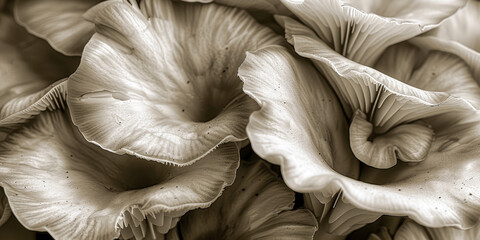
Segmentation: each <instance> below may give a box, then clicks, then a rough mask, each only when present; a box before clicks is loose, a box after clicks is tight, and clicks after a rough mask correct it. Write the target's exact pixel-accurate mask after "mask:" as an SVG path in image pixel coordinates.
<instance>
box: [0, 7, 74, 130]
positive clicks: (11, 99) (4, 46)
mask: <svg viewBox="0 0 480 240" xmlns="http://www.w3.org/2000/svg"><path fill="white" fill-rule="evenodd" d="M0 50H1V52H2V55H1V56H0V76H1V78H2V80H1V81H0V128H8V129H9V128H12V127H13V126H15V125H16V124H18V123H21V122H23V121H25V120H26V119H28V118H29V117H30V116H32V115H35V114H38V113H39V112H40V111H43V110H45V109H55V108H62V107H63V106H62V104H63V101H62V100H61V99H65V95H64V94H65V93H66V89H65V86H66V84H65V82H64V80H62V79H63V78H65V77H67V76H68V75H69V74H71V73H72V72H73V71H74V70H75V68H76V67H77V65H78V62H77V61H78V59H75V58H69V57H65V56H63V55H61V54H59V53H57V52H55V51H54V50H53V49H51V48H50V46H48V44H47V43H46V42H45V41H43V40H42V39H39V38H36V37H33V36H31V35H29V34H28V33H27V32H26V31H25V30H24V29H23V28H22V27H20V26H18V25H17V24H16V23H15V22H14V21H13V19H12V17H11V16H9V15H7V14H3V13H0ZM56 81H57V82H56ZM58 99H60V101H57V100H58ZM0 139H1V137H0Z"/></svg>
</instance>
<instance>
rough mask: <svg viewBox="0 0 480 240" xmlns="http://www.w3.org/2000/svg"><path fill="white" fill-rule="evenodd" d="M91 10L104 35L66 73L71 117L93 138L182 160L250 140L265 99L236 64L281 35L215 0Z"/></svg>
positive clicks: (114, 147) (113, 147) (106, 5)
mask: <svg viewBox="0 0 480 240" xmlns="http://www.w3.org/2000/svg"><path fill="white" fill-rule="evenodd" d="M86 17H87V18H88V19H89V20H90V21H92V22H94V23H95V25H96V31H97V33H96V34H95V35H94V36H93V38H92V40H91V41H90V42H89V43H88V45H87V46H86V48H85V52H84V54H83V56H82V62H81V64H80V67H79V68H78V70H77V71H76V72H75V73H74V74H73V75H72V76H71V77H70V78H69V81H68V89H69V90H68V104H69V106H70V108H71V114H72V118H73V121H74V123H75V124H76V125H77V126H78V127H79V129H80V131H81V132H82V134H83V135H84V136H85V137H86V139H88V140H89V141H91V142H94V143H96V144H99V145H100V146H102V147H103V148H105V149H108V150H110V151H112V152H116V153H120V154H123V153H128V154H133V155H136V156H139V157H142V158H146V159H150V160H155V161H159V162H168V163H172V164H176V165H188V164H191V163H193V162H194V161H196V160H198V159H200V158H201V157H203V156H205V155H206V154H207V153H208V152H210V151H212V150H213V149H214V148H216V147H217V146H218V145H219V144H221V143H224V142H230V141H240V140H244V139H246V137H247V136H246V134H245V126H246V124H247V122H248V117H249V115H250V113H251V112H252V111H253V110H255V109H256V108H257V106H256V104H255V103H254V102H253V101H252V100H251V99H250V98H249V97H248V96H246V95H245V94H244V93H243V92H242V82H241V81H240V80H239V79H238V77H237V76H236V73H237V68H238V66H239V65H240V64H241V62H242V61H243V59H244V57H245V51H247V50H256V49H259V48H262V47H265V46H269V45H274V44H279V43H281V42H282V39H281V37H279V36H276V35H275V34H274V33H273V32H272V31H271V30H270V29H268V28H266V27H264V26H261V25H260V24H258V23H256V22H255V21H254V20H253V18H251V17H250V16H249V15H248V14H247V13H246V12H243V11H241V10H238V9H234V8H228V7H224V6H219V5H215V4H206V5H205V4H187V3H181V2H172V1H150V0H146V1H142V2H141V3H140V6H137V5H136V4H135V3H133V5H130V4H127V3H125V2H121V1H108V2H103V3H100V4H99V5H97V6H95V7H94V8H92V9H91V10H90V11H89V12H88V13H87V14H86ZM126 131H128V132H130V134H129V135H126V134H125V132H126Z"/></svg>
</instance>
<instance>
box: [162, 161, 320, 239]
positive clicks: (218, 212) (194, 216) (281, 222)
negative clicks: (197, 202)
mask: <svg viewBox="0 0 480 240" xmlns="http://www.w3.org/2000/svg"><path fill="white" fill-rule="evenodd" d="M237 177H238V178H237V179H236V180H235V183H234V184H233V185H232V186H230V187H228V188H227V189H226V190H225V192H224V193H223V194H222V196H221V197H220V198H219V199H218V200H217V201H216V202H215V203H214V204H212V206H211V207H209V208H208V209H199V210H194V211H191V212H189V213H187V215H185V216H184V217H182V219H181V220H180V223H179V227H178V232H174V233H169V236H167V239H175V238H174V237H173V236H174V235H176V234H177V233H178V234H180V235H181V236H182V239H184V240H190V239H232V240H233V239H265V238H268V239H285V240H287V239H312V237H313V234H314V232H315V230H316V228H317V224H316V220H315V218H314V216H313V215H312V214H311V213H310V212H309V211H308V210H305V209H297V210H292V208H293V204H294V199H295V198H294V193H293V192H292V191H291V190H289V189H288V188H287V186H285V185H284V184H283V183H282V182H281V181H279V179H278V178H277V177H275V176H274V174H273V173H272V172H270V171H269V169H267V167H266V166H265V165H264V163H262V160H261V159H259V158H258V157H257V158H255V159H253V161H252V162H243V161H242V164H241V166H240V168H239V170H238V173H237Z"/></svg>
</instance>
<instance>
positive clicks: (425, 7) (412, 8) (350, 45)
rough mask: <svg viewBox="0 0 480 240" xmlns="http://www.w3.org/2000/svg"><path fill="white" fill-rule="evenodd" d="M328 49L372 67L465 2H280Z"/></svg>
mask: <svg viewBox="0 0 480 240" xmlns="http://www.w3.org/2000/svg"><path fill="white" fill-rule="evenodd" d="M282 3H283V4H284V5H285V6H286V7H287V8H288V9H289V10H290V11H292V12H293V13H294V14H295V15H296V16H297V17H298V18H299V19H300V20H301V21H302V22H303V23H304V24H306V25H307V26H308V27H310V28H311V29H312V30H314V31H315V33H316V35H317V36H318V37H319V38H320V39H321V40H322V41H324V42H325V43H326V44H327V45H328V46H329V47H331V48H332V49H334V50H335V51H336V52H338V53H340V54H342V55H344V56H345V57H347V58H349V59H351V60H353V61H355V62H358V63H361V64H364V65H367V66H372V65H373V64H375V62H376V61H377V60H378V57H379V56H380V54H381V53H382V52H383V51H384V50H385V49H386V48H387V47H388V46H391V45H393V44H395V43H398V42H402V41H404V40H407V39H410V38H412V37H414V36H417V35H419V34H421V33H423V32H425V31H428V30H431V29H433V28H434V27H436V26H438V24H440V23H441V22H442V21H443V20H444V19H446V18H448V17H449V16H451V15H453V14H454V13H455V12H457V11H458V9H460V8H461V7H463V6H464V5H465V3H466V0H461V1H455V0H448V1H441V2H439V1H433V0H429V1H419V0H410V1H398V0H397V1H377V0H360V1H351V0H325V1H315V0H282Z"/></svg>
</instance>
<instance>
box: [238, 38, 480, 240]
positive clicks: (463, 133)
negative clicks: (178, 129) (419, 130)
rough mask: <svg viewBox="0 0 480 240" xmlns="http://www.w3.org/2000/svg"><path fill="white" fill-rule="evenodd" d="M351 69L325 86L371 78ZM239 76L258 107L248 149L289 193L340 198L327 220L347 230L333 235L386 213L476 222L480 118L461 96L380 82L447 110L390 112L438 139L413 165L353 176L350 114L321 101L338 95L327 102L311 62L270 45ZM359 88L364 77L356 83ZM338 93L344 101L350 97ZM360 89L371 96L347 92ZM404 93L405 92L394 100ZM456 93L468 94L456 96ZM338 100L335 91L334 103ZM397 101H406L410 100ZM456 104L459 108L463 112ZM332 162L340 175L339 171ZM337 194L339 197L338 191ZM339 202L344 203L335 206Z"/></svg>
mask: <svg viewBox="0 0 480 240" xmlns="http://www.w3.org/2000/svg"><path fill="white" fill-rule="evenodd" d="M295 43H297V41H296V39H295ZM302 46H312V45H307V44H304V45H302ZM317 46H318V45H317ZM320 46H321V45H320ZM319 49H321V48H317V51H322V50H319ZM297 51H298V49H297ZM332 52H333V51H332ZM316 53H318V52H316ZM322 53H324V54H323V55H318V56H319V58H320V57H322V58H323V59H325V62H326V63H331V62H332V61H335V58H330V57H329V56H331V55H329V54H330V52H329V51H327V50H325V51H322ZM312 56H313V54H312ZM315 56H317V55H315ZM338 62H340V61H338ZM342 62H343V63H345V64H343V65H341V66H348V64H349V62H348V60H346V59H343V60H342ZM339 64H340V63H339ZM325 65H326V66H330V67H332V69H333V70H331V73H329V75H328V74H327V77H330V78H332V77H335V76H334V75H335V74H339V73H342V70H339V68H338V65H336V64H325ZM335 67H336V68H335ZM325 69H326V68H325ZM350 69H351V70H350V71H345V73H346V74H345V75H340V74H339V75H338V76H336V77H335V78H333V79H331V81H333V80H335V81H337V82H336V83H337V84H342V86H345V84H346V83H348V82H350V83H352V82H353V83H355V81H349V79H355V78H359V79H364V80H368V79H370V78H368V77H367V78H364V77H366V76H368V75H364V74H363V73H361V72H362V71H364V70H365V67H361V66H358V67H355V68H350ZM334 70H337V71H338V72H335V71H334ZM367 72H368V73H375V74H376V75H375V76H377V78H372V79H381V78H378V76H383V75H382V74H381V73H380V72H376V71H375V70H373V69H371V70H368V71H367ZM239 74H240V77H241V78H242V79H243V80H244V82H245V87H244V90H245V92H246V93H247V94H249V95H250V96H252V98H254V99H255V100H256V101H257V102H258V103H259V105H260V106H261V107H262V108H261V110H260V111H258V112H255V113H253V114H252V117H251V121H250V123H249V125H248V127H247V132H248V135H249V138H250V141H251V143H252V146H253V149H254V150H255V152H256V153H258V154H259V155H260V156H261V157H262V158H264V159H266V160H268V161H270V162H272V163H275V164H279V165H281V167H282V174H283V176H284V179H285V182H286V183H287V184H288V185H289V186H290V187H291V188H292V189H294V190H296V191H300V192H311V193H315V194H314V196H315V198H313V200H315V199H317V200H318V201H320V202H322V203H331V202H332V201H333V200H335V199H333V200H332V196H338V198H339V199H337V200H338V201H334V202H335V203H336V207H335V208H333V210H331V211H332V212H331V213H329V216H327V217H330V220H332V221H333V222H334V221H341V222H344V223H345V224H347V227H342V228H339V229H343V230H349V231H351V230H352V226H354V227H359V226H361V225H358V223H359V222H360V223H363V224H365V223H367V222H366V221H365V220H366V219H369V221H374V220H375V219H376V218H378V217H379V216H380V215H382V214H391V215H407V216H409V217H411V218H412V219H414V220H415V221H418V222H420V223H422V224H423V225H426V226H429V227H444V226H456V227H462V228H466V227H469V226H471V225H472V224H474V223H475V222H476V221H478V214H479V212H480V205H478V199H479V195H478V192H479V190H478V186H480V185H479V183H480V179H479V178H478V177H477V176H476V175H475V173H474V171H472V169H476V168H478V167H479V165H478V161H477V160H478V153H479V150H478V147H477V145H478V136H479V134H480V128H479V120H480V116H479V115H478V113H477V112H476V111H473V110H472V108H471V105H470V104H469V102H468V101H467V100H465V99H461V98H456V97H453V98H452V97H449V95H448V94H446V93H433V92H427V91H422V90H420V89H416V88H413V87H410V86H408V85H406V84H403V83H400V82H398V81H397V80H394V79H391V80H388V77H387V76H383V77H382V78H383V79H386V80H388V82H389V83H394V84H397V86H399V88H397V89H401V90H402V91H411V92H413V93H417V94H416V95H414V96H416V97H423V96H427V97H428V96H430V97H431V98H430V99H435V97H438V96H440V97H444V98H446V99H447V101H446V102H447V103H448V101H452V102H451V105H450V106H449V107H448V109H449V110H448V111H440V112H436V113H435V114H431V115H429V113H428V110H429V109H430V108H437V107H438V108H440V109H441V105H437V104H433V105H432V107H430V106H429V105H428V104H427V105H425V104H419V106H421V108H419V109H417V108H407V107H405V106H408V105H402V106H401V107H399V108H396V109H395V111H393V112H391V113H390V114H391V116H395V114H392V113H396V114H398V113H399V111H402V110H403V111H406V112H405V114H403V115H402V116H403V117H407V118H410V117H412V115H415V114H420V115H422V114H423V116H425V117H426V118H423V121H426V122H427V124H429V125H431V126H432V130H433V132H434V133H435V138H434V140H433V141H432V142H431V146H430V148H429V149H428V152H427V154H426V158H425V159H424V160H423V161H421V162H419V163H417V164H416V165H409V164H405V163H403V162H398V163H397V165H395V166H394V167H392V168H389V169H387V170H380V169H376V168H370V167H366V166H364V167H362V168H360V171H358V165H357V164H358V160H357V159H356V158H355V157H354V156H353V153H352V152H351V149H350V148H349V144H348V139H349V136H348V134H347V132H348V125H347V124H346V123H345V121H346V119H347V117H348V116H349V115H348V114H347V116H345V115H343V114H342V112H341V110H340V112H339V110H338V109H339V107H338V106H337V107H331V106H335V105H334V104H330V105H329V104H323V103H322V102H324V101H326V100H335V99H329V98H328V96H330V95H331V94H332V93H329V91H331V90H329V89H328V86H326V83H325V82H324V81H325V80H323V79H322V78H320V77H318V76H319V73H317V70H316V69H315V68H313V67H311V66H308V62H305V61H303V60H299V59H297V58H295V57H293V56H291V55H290V54H289V53H288V51H286V50H284V49H282V48H273V47H272V48H268V49H264V50H260V51H257V52H255V53H251V54H249V55H248V56H247V59H246V61H245V62H244V64H243V65H242V66H241V68H240V71H239ZM267 76H268V77H267ZM350 77H351V78H350ZM364 83H365V84H366V83H368V81H364V82H362V81H360V82H357V83H356V84H358V85H361V84H364ZM445 84H446V85H443V86H442V85H436V86H437V87H440V88H441V89H438V90H443V91H448V89H445V88H448V86H452V85H450V84H454V85H455V84H456V83H455V82H453V81H452V82H446V83H445ZM260 86H261V87H260ZM304 86H308V89H309V90H305V87H304ZM322 86H323V87H322ZM477 88H478V87H477ZM333 89H335V87H333ZM471 90H472V91H470V92H468V94H467V95H468V96H474V97H475V98H474V100H475V99H477V100H478V99H479V96H478V95H476V91H477V90H478V89H471ZM382 91H383V90H382ZM339 92H340V93H343V94H345V95H347V92H343V91H339ZM354 93H356V94H354ZM362 93H363V94H366V93H370V91H363V92H355V91H352V92H350V94H351V95H350V96H352V99H354V98H353V96H354V97H357V96H358V98H357V99H356V102H357V103H358V102H359V101H360V100H361V99H362V98H363V97H365V95H362ZM452 94H453V93H452ZM390 95H392V94H390ZM404 96H406V94H405V95H400V97H404ZM462 96H464V95H460V96H459V97H462ZM341 97H342V95H341V94H339V98H340V99H342V98H341ZM407 98H410V97H407ZM440 99H441V98H440ZM415 101H417V100H415ZM353 102H355V101H353ZM365 102H366V103H368V101H365ZM424 102H426V101H424ZM402 103H404V104H405V103H409V100H407V101H402ZM410 103H412V104H413V105H411V106H415V104H417V103H415V102H410ZM368 104H370V103H368ZM384 104H386V103H384ZM462 105H463V106H465V108H463V109H462ZM348 106H350V107H352V105H348ZM358 106H364V105H361V104H358ZM367 106H368V105H367ZM377 106H378V105H377ZM384 107H385V106H384ZM380 108H381V106H380ZM336 109H337V110H336ZM414 109H416V110H415V111H414ZM420 109H426V111H422V110H420ZM380 110H381V109H380ZM390 111H391V110H387V111H385V112H384V114H383V115H385V114H387V115H388V113H389V112H390ZM408 111H412V113H411V114H410V113H409V112H408ZM345 112H346V113H348V112H349V110H348V109H346V111H345ZM467 116H468V117H467ZM342 119H345V120H342ZM400 119H401V118H400ZM394 120H396V121H398V120H399V118H395V117H394ZM412 120H414V119H412ZM394 126H395V125H394ZM399 126H402V125H399ZM333 132H335V133H336V134H333ZM332 156H334V157H332ZM335 164H338V166H343V167H344V169H340V168H337V167H336V165H335ZM355 166H357V167H355ZM345 168H347V170H348V168H349V170H350V172H352V174H350V175H348V174H345V173H348V172H349V171H346V169H345ZM347 176H353V178H350V177H347ZM355 178H358V180H355ZM339 191H341V194H340V195H335V194H337V193H338V192H339ZM340 200H341V201H340ZM332 205H335V204H332ZM341 205H345V207H340V206H341ZM327 210H328V209H327ZM328 211H330V210H328ZM335 211H338V212H336V213H335ZM375 216H376V217H375ZM349 219H350V220H349ZM347 220H348V221H347ZM332 221H331V222H332ZM355 221H358V222H355ZM331 222H330V223H331ZM337 228H338V226H337ZM344 233H345V232H343V233H340V234H344Z"/></svg>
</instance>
